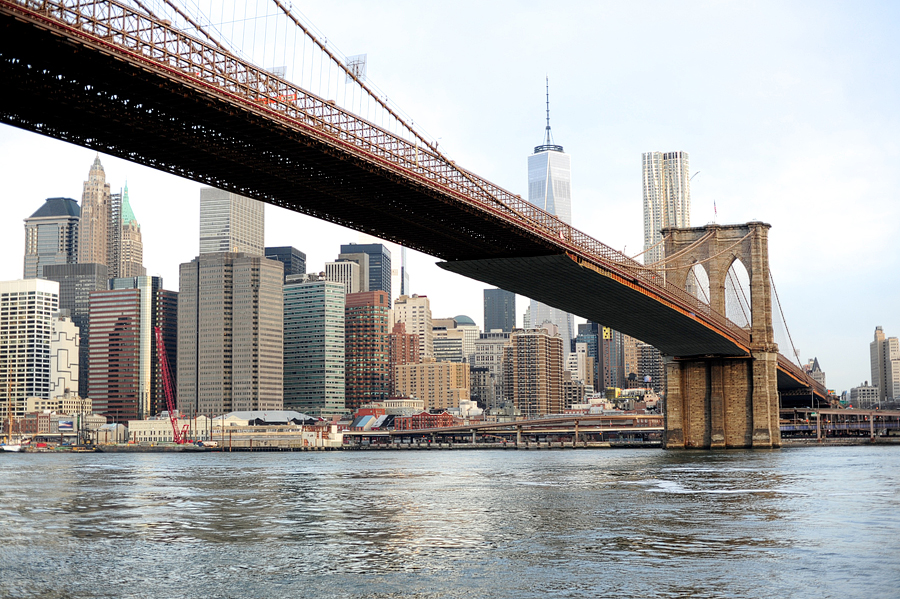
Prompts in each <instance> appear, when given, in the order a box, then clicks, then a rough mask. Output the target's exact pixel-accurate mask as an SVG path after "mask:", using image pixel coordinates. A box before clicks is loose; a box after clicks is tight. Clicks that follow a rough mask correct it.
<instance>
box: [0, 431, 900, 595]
mask: <svg viewBox="0 0 900 599" xmlns="http://www.w3.org/2000/svg"><path fill="white" fill-rule="evenodd" d="M0 596H2V597H42V598H70V597H71V598H75V597H79V598H80V597H192V598H195V597H260V598H263V597H266V598H268V597H380V598H394V597H417V598H423V599H424V598H432V597H434V598H437V597H465V598H467V599H474V598H478V597H498V598H500V597H503V598H506V597H548V596H549V597H729V598H734V597H759V598H767V599H769V598H772V597H815V598H828V597H834V598H846V597H867V598H875V597H891V598H894V597H900V447H880V446H859V447H811V448H796V449H795V448H788V449H781V450H775V451H727V452H677V451H662V450H655V449H636V450H624V449H623V450H566V451H518V452H517V451H490V450H482V451H460V450H456V451H409V452H401V451H393V452H374V451H371V452H332V453H262V454H246V453H231V454H229V453H208V454H71V455H56V454H19V455H11V454H6V455H0Z"/></svg>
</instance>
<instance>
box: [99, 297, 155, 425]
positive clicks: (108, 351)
mask: <svg viewBox="0 0 900 599" xmlns="http://www.w3.org/2000/svg"><path fill="white" fill-rule="evenodd" d="M151 296H152V290H151V289H149V288H147V287H145V288H143V289H113V290H107V291H95V292H94V293H92V294H91V314H90V320H91V330H90V336H89V338H88V347H89V349H88V353H89V360H90V364H91V367H90V369H89V371H88V397H90V398H91V405H92V408H93V412H94V413H95V414H101V415H103V416H106V418H107V420H109V421H111V422H127V421H129V420H141V419H143V418H149V417H150V416H151V415H152V414H150V381H151V372H152V368H153V365H152V361H151V360H152V358H151V348H152V344H153V331H152V329H151V328H150V327H149V326H148V325H149V323H150V321H151V318H150V312H151V308H152V304H151V301H150V298H151Z"/></svg>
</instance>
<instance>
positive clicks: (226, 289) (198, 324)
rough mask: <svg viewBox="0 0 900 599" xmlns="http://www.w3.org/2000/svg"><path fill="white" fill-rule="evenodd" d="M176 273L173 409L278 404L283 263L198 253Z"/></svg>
mask: <svg viewBox="0 0 900 599" xmlns="http://www.w3.org/2000/svg"><path fill="white" fill-rule="evenodd" d="M179 274H180V282H179V294H178V406H179V409H180V410H181V411H182V412H183V413H186V414H191V413H195V414H203V415H206V416H210V417H214V416H218V415H221V414H224V413H228V412H233V411H241V410H280V409H282V407H283V404H282V401H283V389H282V383H283V367H284V361H283V342H284V328H283V317H284V314H283V305H282V285H283V281H284V266H283V265H282V263H280V262H277V261H275V260H267V259H266V258H264V257H263V256H262V255H261V254H257V255H248V254H243V253H231V252H223V253H211V254H201V255H200V256H198V257H197V258H195V259H194V260H192V261H191V262H188V263H185V264H182V265H181V267H180V273H179Z"/></svg>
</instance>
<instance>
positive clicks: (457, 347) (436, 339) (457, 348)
mask: <svg viewBox="0 0 900 599" xmlns="http://www.w3.org/2000/svg"><path fill="white" fill-rule="evenodd" d="M431 335H432V344H433V347H434V359H435V360H436V361H438V362H465V361H466V356H465V351H464V346H465V333H464V332H463V331H461V330H459V329H456V328H447V327H445V326H444V327H432V328H431Z"/></svg>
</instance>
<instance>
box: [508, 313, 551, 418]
mask: <svg viewBox="0 0 900 599" xmlns="http://www.w3.org/2000/svg"><path fill="white" fill-rule="evenodd" d="M562 379H563V347H562V337H560V336H558V335H550V334H548V331H547V330H546V329H543V328H540V329H516V330H514V331H513V332H512V333H511V334H510V337H509V343H508V344H507V345H506V346H504V348H503V390H504V393H506V397H507V399H509V400H511V401H512V402H513V405H514V406H515V407H517V408H519V410H521V412H522V415H523V416H525V417H526V418H536V417H538V416H544V415H545V414H560V413H562V410H563V397H562V393H563V385H562Z"/></svg>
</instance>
